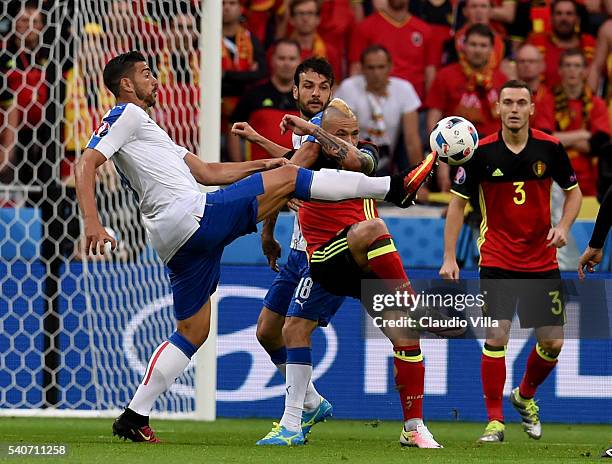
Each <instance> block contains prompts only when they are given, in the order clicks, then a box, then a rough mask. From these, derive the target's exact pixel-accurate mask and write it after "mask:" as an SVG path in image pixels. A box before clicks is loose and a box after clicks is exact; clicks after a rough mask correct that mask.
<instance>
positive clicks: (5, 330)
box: [0, 0, 222, 420]
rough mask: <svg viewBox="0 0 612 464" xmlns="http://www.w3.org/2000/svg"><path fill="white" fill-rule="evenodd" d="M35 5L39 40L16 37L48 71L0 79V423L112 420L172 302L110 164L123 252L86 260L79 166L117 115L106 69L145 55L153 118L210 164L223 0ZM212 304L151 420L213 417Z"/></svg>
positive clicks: (107, 204)
mask: <svg viewBox="0 0 612 464" xmlns="http://www.w3.org/2000/svg"><path fill="white" fill-rule="evenodd" d="M7 3H11V5H13V6H15V5H16V8H14V9H13V10H10V11H9V9H8V7H7ZM31 3H32V2H28V3H27V5H28V8H29V5H31ZM38 6H39V8H34V10H35V11H34V12H33V13H32V12H28V14H33V15H38V14H39V13H38V11H40V12H42V14H41V18H42V19H43V21H42V23H43V25H42V28H41V29H40V30H34V29H32V28H35V26H34V24H35V23H34V22H32V21H30V22H29V23H28V24H29V26H28V27H29V28H30V29H29V30H28V31H26V32H28V33H29V32H32V33H33V34H35V35H38V43H37V44H35V45H34V49H33V50H31V51H32V52H34V54H33V55H36V56H37V59H38V58H40V62H37V63H33V66H32V67H33V68H34V69H38V70H40V69H42V70H43V71H42V74H41V75H40V76H39V78H38V80H37V79H35V78H34V74H31V75H28V74H27V73H26V72H23V73H22V75H20V74H19V73H17V72H16V73H13V74H12V75H11V76H10V78H8V79H3V80H0V87H2V88H0V95H6V94H9V93H10V94H11V95H14V98H13V100H12V103H11V105H12V106H9V105H6V106H3V107H2V111H3V117H1V118H0V131H6V130H9V131H13V133H15V134H16V137H15V148H14V150H13V153H14V156H13V157H12V158H11V159H10V160H9V163H8V169H7V170H5V171H0V206H3V207H0V357H1V359H0V379H2V380H1V383H2V385H1V387H0V415H15V416H31V415H43V416H62V417H63V416H66V417H112V416H114V415H116V414H117V412H118V411H120V410H121V409H122V408H124V407H125V406H126V405H127V404H128V402H129V400H130V398H131V396H132V395H133V393H134V392H135V391H136V388H137V386H138V384H139V383H140V380H141V379H142V376H143V374H144V372H145V369H146V366H147V362H148V359H149V356H150V355H151V354H152V352H153V351H154V349H155V347H156V346H158V345H159V344H160V343H161V342H162V341H163V340H164V339H166V338H167V337H168V336H169V335H170V334H171V333H172V331H173V330H174V327H175V321H174V317H173V313H172V298H171V294H170V286H169V282H168V278H167V275H166V272H165V269H164V266H163V264H162V262H161V261H160V259H159V257H158V256H157V254H156V253H155V252H154V250H153V249H152V248H151V247H150V244H149V243H148V242H147V238H146V233H145V230H144V227H143V225H142V222H141V221H140V218H139V211H138V208H137V205H136V203H135V201H134V199H133V197H132V195H131V193H129V192H128V190H127V189H126V188H124V187H122V186H121V180H120V178H119V176H118V174H117V173H116V172H115V170H114V167H113V165H112V163H105V169H101V170H100V171H99V172H98V176H97V177H98V182H97V189H98V192H97V200H98V207H99V210H100V217H101V221H102V223H103V225H104V226H105V227H106V228H107V229H108V230H109V231H110V232H111V233H112V234H114V235H115V236H116V238H117V240H118V244H119V250H118V252H117V253H115V254H113V255H112V257H111V258H108V257H107V258H106V259H102V260H100V259H96V260H92V259H87V257H85V256H84V255H83V252H82V250H81V248H80V247H81V246H82V243H81V234H80V230H81V229H82V224H79V216H78V207H77V204H76V197H75V190H74V176H73V172H72V169H73V165H74V162H75V160H76V159H78V157H79V156H80V154H81V152H82V149H83V147H84V146H85V145H86V143H87V141H88V139H89V137H90V135H91V134H92V132H93V131H94V130H96V128H97V127H99V125H100V121H101V117H102V115H103V114H104V113H105V112H106V111H107V110H108V109H110V107H111V106H112V104H113V98H112V96H111V95H110V94H109V92H107V91H106V90H105V89H104V86H103V80H102V69H103V66H104V64H105V62H106V61H108V59H109V58H110V57H112V56H114V55H116V54H118V53H122V52H125V51H129V50H130V49H138V50H140V51H142V52H143V54H144V55H145V56H147V58H148V59H149V61H150V64H151V67H152V68H153V69H154V72H156V74H157V75H158V79H159V86H160V91H159V101H158V104H157V105H156V106H155V107H154V108H152V111H151V116H152V118H153V119H155V121H156V122H157V123H158V124H159V125H160V126H161V127H162V128H164V129H166V130H167V131H168V133H169V134H170V136H171V137H172V138H174V139H175V140H176V141H177V143H179V144H181V145H184V146H186V147H187V148H188V149H189V150H190V151H193V152H194V153H196V154H198V155H199V156H200V157H201V158H202V159H204V160H206V161H218V160H219V146H220V135H219V134H220V131H219V129H220V106H221V105H220V85H221V69H220V68H221V58H220V44H221V11H222V10H221V8H222V7H221V2H219V1H218V0H172V1H169V0H160V1H158V2H147V1H144V0H101V1H97V2H90V1H87V0H75V1H73V2H69V1H57V2H42V1H40V2H39V4H38ZM25 8H26V1H25V0H24V1H22V2H3V3H2V5H0V13H2V16H3V17H8V18H9V19H10V20H11V22H10V27H14V26H15V24H16V19H17V17H18V16H19V15H22V14H24V11H23V10H24V9H25ZM10 35H11V34H10V33H9V34H7V36H6V37H3V38H6V39H9V38H10V37H9V36H10ZM26 35H27V34H24V33H23V32H21V33H20V34H19V37H17V38H16V40H15V47H14V50H12V49H11V50H12V51H14V53H15V56H18V55H19V53H21V52H26V51H27V47H28V46H32V45H31V43H30V45H27V44H25V43H24V42H23V41H19V40H17V39H19V38H23V37H25V36H26ZM11 40H12V39H11ZM28 56H29V55H28ZM217 62H218V63H217ZM49 63H51V66H50V67H49V66H48V67H47V68H45V66H46V65H48V64H49ZM29 69H30V68H29V67H26V70H29ZM45 69H52V70H53V72H52V73H51V72H48V73H47V74H45V72H44V70H45ZM22 77H23V78H24V79H25V80H24V81H23V82H25V85H19V82H20V81H19V79H20V78H22ZM28 79H31V80H28ZM28 91H29V92H30V93H29V94H28V93H27V92H28ZM202 108H203V109H204V110H202V111H200V109H202ZM11 109H15V110H17V111H18V112H19V113H20V119H19V121H18V123H17V125H16V126H15V127H12V126H11V124H10V123H11V121H9V118H7V117H5V116H4V115H6V114H8V112H9V111H11ZM37 109H38V110H39V111H38V113H36V110H37ZM40 128H44V129H45V130H46V131H47V132H44V131H43V130H42V129H40ZM1 133H2V132H0V134H1ZM201 140H205V141H206V143H200V141H201ZM204 148H205V149H204ZM0 164H1V163H0ZM43 168H44V169H43ZM45 169H46V171H45ZM26 172H27V173H29V174H24V173H26ZM40 172H50V173H51V174H50V175H48V176H47V177H44V176H42V175H39V174H37V173H40ZM7 173H8V174H7ZM32 173H33V174H32ZM9 174H10V175H9ZM50 192H52V193H53V195H52V196H50ZM213 303H214V304H213V309H212V321H211V332H210V339H209V341H208V342H207V343H206V344H205V346H204V347H203V348H202V349H201V350H199V352H198V353H197V355H196V356H195V357H194V360H192V362H191V363H190V365H189V367H188V368H187V370H186V372H185V373H184V374H183V375H181V376H180V377H179V378H178V379H177V380H176V382H175V383H174V384H173V385H172V386H171V388H170V389H169V391H168V392H167V393H166V394H164V395H162V397H161V398H160V399H159V400H158V401H157V402H156V403H155V406H154V410H153V412H152V415H154V416H155V417H164V418H179V419H185V418H190V419H199V420H214V419H215V417H216V411H215V397H216V332H217V331H216V321H217V305H216V302H215V301H213Z"/></svg>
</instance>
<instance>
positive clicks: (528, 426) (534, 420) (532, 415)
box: [510, 387, 542, 440]
mask: <svg viewBox="0 0 612 464" xmlns="http://www.w3.org/2000/svg"><path fill="white" fill-rule="evenodd" d="M510 402H511V403H512V406H514V409H516V410H517V412H518V413H519V414H520V415H521V419H522V425H523V430H524V431H525V433H526V434H527V435H529V436H530V437H531V438H533V439H534V440H539V439H540V438H541V437H542V424H541V423H540V416H539V414H538V411H539V410H540V408H539V407H538V405H537V404H536V401H535V400H534V399H533V398H529V399H525V398H523V397H522V396H521V394H520V392H519V388H518V387H516V388H515V389H514V390H512V393H511V394H510Z"/></svg>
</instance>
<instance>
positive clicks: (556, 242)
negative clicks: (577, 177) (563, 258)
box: [546, 186, 582, 248]
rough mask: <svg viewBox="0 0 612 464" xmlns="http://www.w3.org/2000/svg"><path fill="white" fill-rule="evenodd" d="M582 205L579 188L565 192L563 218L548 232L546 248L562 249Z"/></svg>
mask: <svg viewBox="0 0 612 464" xmlns="http://www.w3.org/2000/svg"><path fill="white" fill-rule="evenodd" d="M581 204H582V193H581V192H580V187H578V186H576V187H575V188H573V189H571V190H569V191H566V192H565V202H564V203H563V216H561V220H560V221H559V224H557V225H556V226H555V227H552V228H551V229H550V231H549V232H548V236H547V237H546V240H548V246H554V247H556V248H561V247H564V246H565V245H566V244H567V236H568V234H569V230H570V228H571V227H572V224H573V223H574V221H575V220H576V217H578V213H579V212H580V205H581Z"/></svg>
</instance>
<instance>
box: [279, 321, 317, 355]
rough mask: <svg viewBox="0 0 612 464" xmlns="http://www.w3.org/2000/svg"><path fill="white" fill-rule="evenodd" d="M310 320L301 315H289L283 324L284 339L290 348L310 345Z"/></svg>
mask: <svg viewBox="0 0 612 464" xmlns="http://www.w3.org/2000/svg"><path fill="white" fill-rule="evenodd" d="M307 322H308V321H306V320H305V319H301V318H299V317H289V318H287V321H286V322H285V325H284V326H283V340H284V342H285V345H286V346H287V347H288V348H292V347H300V346H310V330H309V327H308V324H307Z"/></svg>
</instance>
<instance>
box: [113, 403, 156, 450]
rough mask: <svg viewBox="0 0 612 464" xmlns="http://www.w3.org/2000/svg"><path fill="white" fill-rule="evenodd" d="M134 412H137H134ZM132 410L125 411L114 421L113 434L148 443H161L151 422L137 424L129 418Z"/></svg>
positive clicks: (125, 438)
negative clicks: (150, 425)
mask: <svg viewBox="0 0 612 464" xmlns="http://www.w3.org/2000/svg"><path fill="white" fill-rule="evenodd" d="M132 414H135V413H133V412H132ZM129 416H130V412H128V411H127V410H126V411H124V412H123V413H122V414H121V415H120V416H119V417H117V419H115V422H113V435H117V436H118V437H120V438H123V439H124V440H131V441H135V442H146V443H160V439H159V438H157V436H156V435H155V432H153V429H151V427H149V424H146V425H142V424H137V423H136V422H134V421H133V420H131V419H130V418H129Z"/></svg>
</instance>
